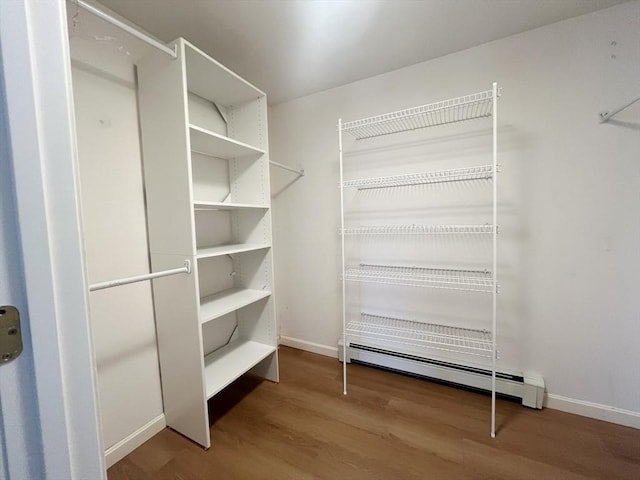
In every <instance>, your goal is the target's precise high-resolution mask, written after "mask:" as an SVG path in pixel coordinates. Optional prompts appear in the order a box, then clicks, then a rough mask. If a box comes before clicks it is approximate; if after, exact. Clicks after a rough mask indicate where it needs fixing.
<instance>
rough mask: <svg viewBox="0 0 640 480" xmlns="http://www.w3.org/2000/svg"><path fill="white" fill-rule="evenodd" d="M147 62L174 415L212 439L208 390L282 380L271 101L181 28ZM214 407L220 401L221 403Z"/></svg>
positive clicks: (144, 96) (150, 169)
mask: <svg viewBox="0 0 640 480" xmlns="http://www.w3.org/2000/svg"><path fill="white" fill-rule="evenodd" d="M174 46H175V48H176V52H177V58H175V59H174V58H171V57H169V56H167V55H166V54H165V53H163V52H156V53H154V54H152V55H150V56H148V57H147V58H145V59H143V60H142V61H140V62H139V64H138V83H139V104H140V118H141V130H142V148H143V158H144V177H145V190H146V201H147V218H148V231H149V245H150V254H151V263H152V267H153V269H154V270H163V269H165V268H167V267H169V266H175V265H176V263H177V264H181V263H182V262H184V260H185V259H187V260H189V261H190V262H191V265H192V266H193V267H192V268H193V270H192V274H191V275H182V276H174V277H166V278H162V279H158V280H155V281H154V284H153V294H154V304H155V313H156V324H157V332H158V351H159V356H160V368H161V377H162V392H163V401H164V410H165V417H166V423H167V425H168V426H169V427H171V428H173V429H175V430H177V431H178V432H180V433H182V434H183V435H185V436H186V437H188V438H190V439H192V440H194V441H195V442H197V443H199V444H200V445H202V446H204V447H206V448H208V447H210V434H209V427H210V425H209V417H208V404H207V402H208V400H209V399H210V398H211V397H213V396H214V395H215V394H217V393H218V392H220V391H221V390H222V389H223V388H225V387H226V386H227V385H229V384H230V383H231V382H233V381H234V380H236V379H237V378H238V377H240V376H241V375H242V374H244V373H246V372H248V371H251V372H252V373H254V374H256V375H259V376H261V377H263V378H267V379H269V380H272V381H274V382H277V381H278V357H277V334H276V325H275V307H274V299H273V267H272V252H271V211H270V201H271V200H270V187H269V156H268V143H267V103H266V97H265V94H264V93H263V92H261V91H260V90H258V89H257V88H255V87H254V86H253V85H251V84H249V83H247V82H246V81H245V80H243V79H242V78H240V77H238V76H237V75H236V74H234V73H233V72H231V71H230V70H228V69H227V68H225V67H224V66H222V65H220V64H219V63H218V62H216V61H215V60H213V59H212V58H210V57H209V56H207V55H206V54H205V53H203V52H202V51H200V50H199V49H197V48H196V47H194V46H193V45H191V44H190V43H188V42H187V41H185V40H184V39H178V40H176V41H175V42H173V43H172V44H171V45H170V47H174ZM212 408H215V403H213V405H212Z"/></svg>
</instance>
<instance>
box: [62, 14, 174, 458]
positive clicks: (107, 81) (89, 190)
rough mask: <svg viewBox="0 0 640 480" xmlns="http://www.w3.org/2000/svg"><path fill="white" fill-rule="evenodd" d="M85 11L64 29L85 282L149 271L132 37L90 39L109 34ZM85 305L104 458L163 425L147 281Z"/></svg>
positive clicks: (95, 295) (94, 297)
mask: <svg viewBox="0 0 640 480" xmlns="http://www.w3.org/2000/svg"><path fill="white" fill-rule="evenodd" d="M92 21H93V19H92V17H91V16H88V14H86V15H84V16H83V17H82V18H81V19H80V24H79V25H78V26H77V27H76V31H74V32H73V33H72V35H71V53H72V58H73V62H72V66H73V92H74V103H75V112H76V122H77V136H78V149H79V161H80V184H81V197H82V198H81V201H82V209H83V227H84V241H85V248H86V261H87V271H88V280H89V284H93V283H97V282H102V281H106V280H114V279H117V278H122V277H128V276H133V275H140V274H143V273H148V272H149V257H148V245H147V232H146V216H145V205H144V194H143V181H142V164H141V151H140V140H139V130H138V112H137V97H136V84H135V76H134V64H133V62H134V59H135V57H136V55H134V54H133V53H132V52H134V50H133V47H137V46H138V44H135V45H127V44H126V43H125V40H126V39H125V38H124V37H123V36H122V34H121V33H119V32H118V33H116V35H117V38H118V40H114V41H102V42H101V41H96V40H95V39H94V38H92V37H91V35H97V36H98V37H101V36H107V35H106V33H105V32H101V31H100V30H99V28H100V24H96V25H97V26H94V24H93V23H92ZM116 32H117V31H116ZM107 33H111V32H107ZM127 52H129V53H127ZM90 308H91V325H92V329H93V337H94V339H93V340H94V345H95V354H96V364H97V369H98V393H99V403H100V414H101V419H102V431H103V439H104V445H105V448H106V449H107V463H108V465H111V464H113V463H114V462H115V461H117V460H118V459H119V458H120V457H121V456H123V455H124V454H126V453H128V452H129V451H130V450H131V449H132V448H135V447H136V446H137V445H138V444H139V443H141V442H142V441H144V440H146V439H147V438H149V436H151V435H153V434H155V433H157V431H158V430H159V429H162V428H163V427H164V417H163V406H162V395H161V390H160V374H159V367H158V352H157V346H156V332H155V324H154V314H153V300H152V296H151V285H150V282H142V283H136V284H131V285H126V286H121V287H116V288H110V289H106V290H99V291H95V292H92V293H90ZM132 442H133V443H132Z"/></svg>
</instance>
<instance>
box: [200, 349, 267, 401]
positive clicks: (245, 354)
mask: <svg viewBox="0 0 640 480" xmlns="http://www.w3.org/2000/svg"><path fill="white" fill-rule="evenodd" d="M275 351H276V347H274V346H272V345H265V344H263V343H258V342H252V341H247V340H240V341H236V342H233V343H230V344H229V345H225V346H224V347H222V348H220V349H219V350H216V351H215V352H213V353H211V354H209V355H207V356H206V357H204V375H205V380H206V392H207V398H208V399H209V398H211V397H212V396H214V395H215V394H216V393H218V392H219V391H220V390H222V389H223V388H224V387H226V386H228V385H229V384H230V383H231V382H233V381H234V380H236V379H237V378H238V377H240V376H241V375H242V374H244V373H246V372H248V371H249V370H251V368H253V367H255V366H256V365H257V364H258V363H260V361H262V360H264V359H265V358H267V357H268V356H269V355H271V354H272V353H274V352H275Z"/></svg>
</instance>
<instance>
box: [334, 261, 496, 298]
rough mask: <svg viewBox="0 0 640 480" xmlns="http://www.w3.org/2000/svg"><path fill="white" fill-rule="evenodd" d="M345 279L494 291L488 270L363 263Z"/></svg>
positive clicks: (350, 269)
mask: <svg viewBox="0 0 640 480" xmlns="http://www.w3.org/2000/svg"><path fill="white" fill-rule="evenodd" d="M345 279H346V280H348V281H354V282H364V283H381V284H385V285H402V286H406V287H428V288H442V289H445V290H463V291H467V292H487V293H491V292H492V291H493V276H492V275H491V272H489V271H486V270H454V269H445V268H428V267H406V266H398V265H373V264H367V263H361V264H360V265H358V266H357V267H347V268H345Z"/></svg>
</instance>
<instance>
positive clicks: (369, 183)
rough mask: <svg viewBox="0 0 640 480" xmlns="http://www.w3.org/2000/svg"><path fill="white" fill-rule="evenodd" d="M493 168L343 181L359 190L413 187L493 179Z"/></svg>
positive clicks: (485, 166) (344, 184)
mask: <svg viewBox="0 0 640 480" xmlns="http://www.w3.org/2000/svg"><path fill="white" fill-rule="evenodd" d="M491 178H493V168H492V166H491V165H481V166H477V167H467V168H454V169H450V170H441V171H437V172H421V173H410V174H406V175H392V176H388V177H374V178H362V179H357V180H347V181H344V182H343V183H342V186H343V187H345V188H349V187H356V188H357V189H358V190H371V189H374V188H394V187H413V186H417V185H428V184H431V183H446V182H462V181H468V180H491Z"/></svg>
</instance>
